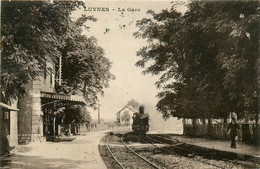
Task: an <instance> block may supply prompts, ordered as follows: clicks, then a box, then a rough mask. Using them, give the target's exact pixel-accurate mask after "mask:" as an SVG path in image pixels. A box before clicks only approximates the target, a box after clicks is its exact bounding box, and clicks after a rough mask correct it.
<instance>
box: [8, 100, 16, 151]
mask: <svg viewBox="0 0 260 169" xmlns="http://www.w3.org/2000/svg"><path fill="white" fill-rule="evenodd" d="M11 106H12V107H14V108H17V100H13V102H12V104H11ZM9 145H10V146H16V145H18V112H17V111H10V135H9Z"/></svg>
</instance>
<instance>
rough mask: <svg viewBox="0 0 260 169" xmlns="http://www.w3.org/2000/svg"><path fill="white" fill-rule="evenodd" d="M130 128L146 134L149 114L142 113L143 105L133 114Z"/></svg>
mask: <svg viewBox="0 0 260 169" xmlns="http://www.w3.org/2000/svg"><path fill="white" fill-rule="evenodd" d="M132 118H133V124H132V130H133V131H134V132H135V133H137V134H146V133H147V131H148V130H149V114H147V113H144V106H139V112H136V113H134V114H133V117H132Z"/></svg>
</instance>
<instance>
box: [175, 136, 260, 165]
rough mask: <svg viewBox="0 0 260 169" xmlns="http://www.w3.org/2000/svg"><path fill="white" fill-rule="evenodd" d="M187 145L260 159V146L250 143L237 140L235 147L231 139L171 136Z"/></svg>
mask: <svg viewBox="0 0 260 169" xmlns="http://www.w3.org/2000/svg"><path fill="white" fill-rule="evenodd" d="M171 138H173V139H177V140H179V141H180V142H183V143H185V144H187V145H191V146H194V147H195V148H197V149H201V150H208V151H212V152H213V151H214V152H217V153H220V154H223V155H224V154H225V155H235V156H237V157H239V158H242V159H247V158H255V159H256V160H257V161H260V146H254V145H248V144H246V143H243V142H238V141H237V142H236V144H237V147H236V149H233V148H231V147H230V144H231V141H229V140H214V139H209V138H191V137H185V136H181V135H173V136H171Z"/></svg>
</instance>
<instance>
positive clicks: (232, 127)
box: [228, 118, 239, 148]
mask: <svg viewBox="0 0 260 169" xmlns="http://www.w3.org/2000/svg"><path fill="white" fill-rule="evenodd" d="M238 130H239V126H238V124H237V123H236V119H235V118H232V120H231V123H229V125H228V134H229V135H230V137H231V148H236V136H237V135H238Z"/></svg>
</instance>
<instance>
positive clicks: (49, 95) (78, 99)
mask: <svg viewBox="0 0 260 169" xmlns="http://www.w3.org/2000/svg"><path fill="white" fill-rule="evenodd" d="M41 98H47V99H53V100H54V102H55V101H56V102H58V101H68V102H76V103H80V104H84V105H86V104H87V103H86V101H85V99H84V98H83V96H79V95H67V94H57V93H49V92H41ZM50 103H52V102H47V103H45V104H44V105H47V104H50Z"/></svg>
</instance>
